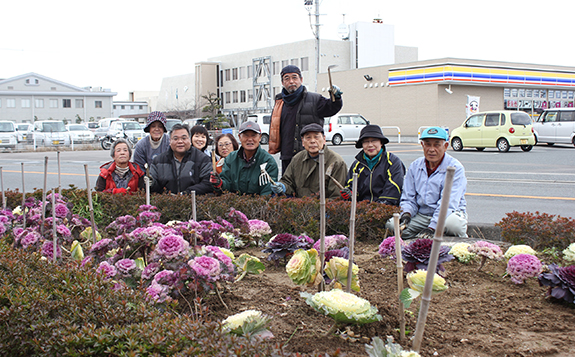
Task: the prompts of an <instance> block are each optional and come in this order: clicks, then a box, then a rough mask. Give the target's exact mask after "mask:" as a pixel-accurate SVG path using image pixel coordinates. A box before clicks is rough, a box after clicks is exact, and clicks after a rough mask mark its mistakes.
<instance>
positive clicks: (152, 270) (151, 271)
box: [142, 263, 160, 280]
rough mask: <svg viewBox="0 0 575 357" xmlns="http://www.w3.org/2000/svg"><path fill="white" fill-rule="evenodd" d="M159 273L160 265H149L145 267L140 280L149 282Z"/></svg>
mask: <svg viewBox="0 0 575 357" xmlns="http://www.w3.org/2000/svg"><path fill="white" fill-rule="evenodd" d="M159 271H160V264H159V263H150V264H148V265H146V267H145V268H144V271H143V272H142V279H144V280H150V279H152V278H154V277H155V276H156V274H157V273H158V272H159Z"/></svg>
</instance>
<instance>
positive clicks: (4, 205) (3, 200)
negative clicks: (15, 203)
mask: <svg viewBox="0 0 575 357" xmlns="http://www.w3.org/2000/svg"><path fill="white" fill-rule="evenodd" d="M0 185H1V186H2V209H6V195H5V194H4V175H3V174H2V166H0Z"/></svg>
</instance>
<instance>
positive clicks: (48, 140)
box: [28, 120, 70, 146]
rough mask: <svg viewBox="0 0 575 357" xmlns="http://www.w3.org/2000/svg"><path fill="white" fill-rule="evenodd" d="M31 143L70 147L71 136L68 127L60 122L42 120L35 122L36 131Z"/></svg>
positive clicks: (30, 139)
mask: <svg viewBox="0 0 575 357" xmlns="http://www.w3.org/2000/svg"><path fill="white" fill-rule="evenodd" d="M28 140H29V141H35V142H36V145H42V146H62V145H64V146H68V145H70V134H69V133H68V130H66V126H65V125H64V123H63V122H61V121H59V120H42V121H37V122H34V131H33V135H32V138H30V137H28Z"/></svg>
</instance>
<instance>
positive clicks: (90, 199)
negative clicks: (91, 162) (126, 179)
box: [84, 164, 96, 243]
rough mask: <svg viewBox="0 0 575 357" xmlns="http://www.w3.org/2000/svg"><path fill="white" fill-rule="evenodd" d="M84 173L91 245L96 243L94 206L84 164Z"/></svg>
mask: <svg viewBox="0 0 575 357" xmlns="http://www.w3.org/2000/svg"><path fill="white" fill-rule="evenodd" d="M84 172H85V173H86V191H87V193H88V205H89V208H90V221H91V222H92V240H93V241H92V243H96V222H95V221H94V205H93V204H92V188H91V187H90V177H89V176H88V165H86V164H84Z"/></svg>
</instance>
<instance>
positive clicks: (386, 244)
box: [379, 236, 406, 259]
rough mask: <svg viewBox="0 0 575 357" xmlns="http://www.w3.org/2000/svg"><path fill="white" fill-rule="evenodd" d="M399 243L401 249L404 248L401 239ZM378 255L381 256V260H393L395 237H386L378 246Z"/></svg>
mask: <svg viewBox="0 0 575 357" xmlns="http://www.w3.org/2000/svg"><path fill="white" fill-rule="evenodd" d="M399 243H400V245H401V247H405V246H406V244H405V242H404V241H403V239H401V238H399ZM379 255H381V257H382V258H385V257H390V258H391V259H395V255H396V254H395V236H393V237H387V238H385V239H384V240H383V241H382V242H381V244H380V245H379Z"/></svg>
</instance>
